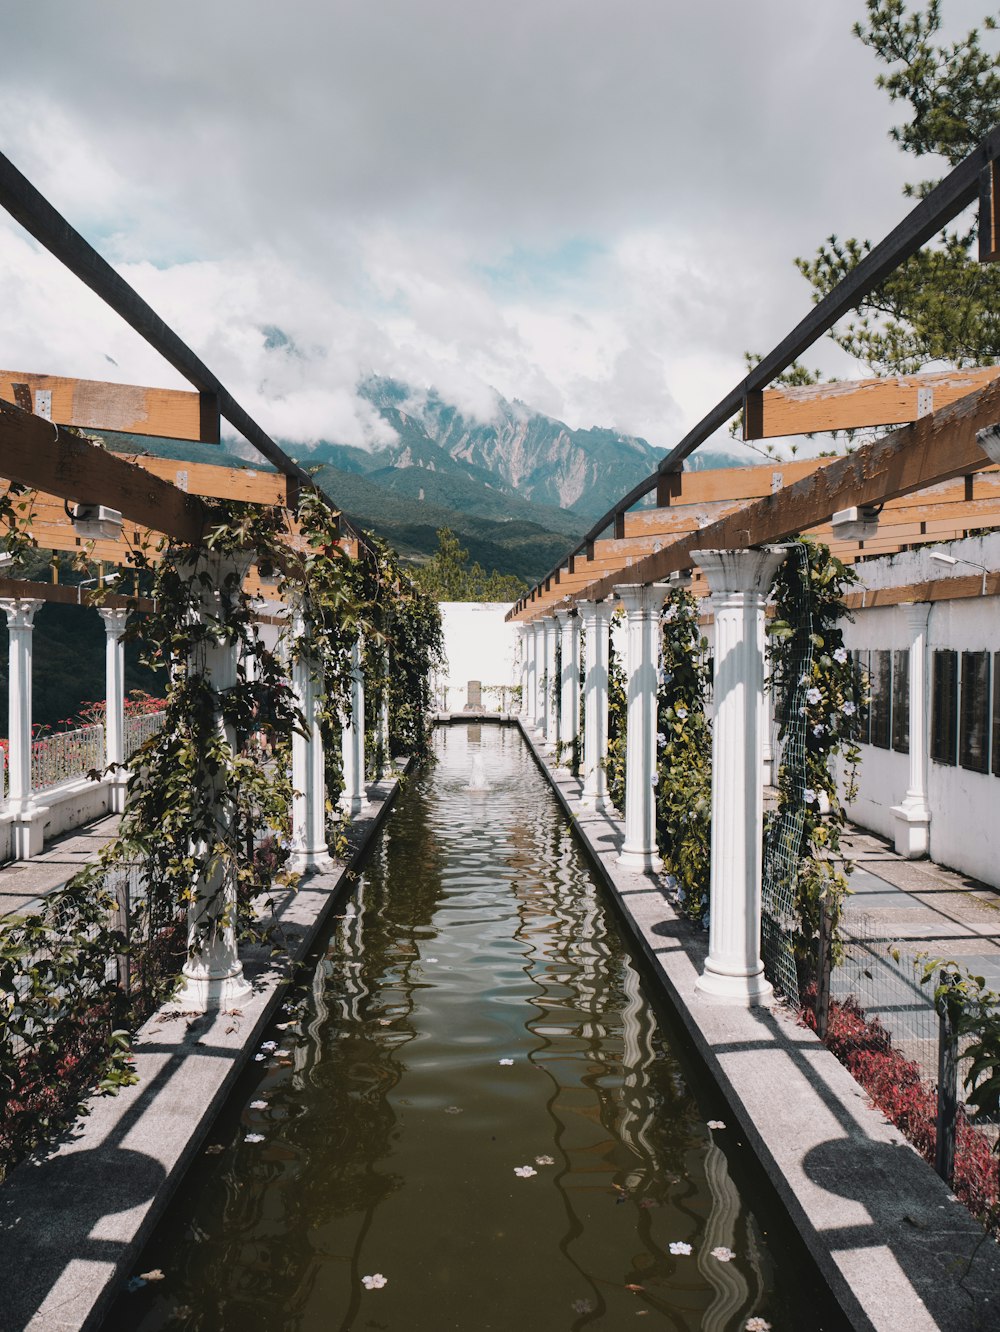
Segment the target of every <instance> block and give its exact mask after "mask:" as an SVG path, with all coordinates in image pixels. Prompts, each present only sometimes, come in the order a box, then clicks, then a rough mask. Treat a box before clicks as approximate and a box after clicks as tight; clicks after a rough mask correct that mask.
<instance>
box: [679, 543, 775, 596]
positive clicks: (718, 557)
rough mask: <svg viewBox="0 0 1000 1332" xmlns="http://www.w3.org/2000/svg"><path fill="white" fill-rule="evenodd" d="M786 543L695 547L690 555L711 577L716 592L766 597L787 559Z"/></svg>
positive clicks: (710, 584) (716, 593)
mask: <svg viewBox="0 0 1000 1332" xmlns="http://www.w3.org/2000/svg"><path fill="white" fill-rule="evenodd" d="M787 554H788V550H787V548H786V547H785V546H762V547H759V548H758V547H751V548H750V549H748V550H693V551H692V552H691V558H692V559H693V560H694V561H695V563H696V564H697V565H698V567H699V568H700V569H701V571H702V573H703V574H704V575H705V577H706V578H707V579H708V586H709V590H710V591H711V593H712V596H713V598H714V597H716V596H723V597H724V596H740V595H743V596H745V595H746V594H747V593H750V594H752V595H756V596H759V597H764V596H766V595H767V593H768V590H769V588H770V586H771V583H772V581H773V580H774V575H775V574H776V573H777V571H778V566H779V565H780V564H781V562H782V560H784V559H785V557H786V555H787Z"/></svg>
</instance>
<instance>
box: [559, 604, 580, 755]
mask: <svg viewBox="0 0 1000 1332" xmlns="http://www.w3.org/2000/svg"><path fill="white" fill-rule="evenodd" d="M556 620H557V622H558V625H559V643H560V646H561V648H562V668H561V679H560V681H559V743H560V745H561V746H562V765H563V767H566V768H569V767H572V764H573V750H574V748H575V745H576V741H577V738H578V736H579V734H580V617H579V616H578V615H577V613H576V611H575V609H574V610H557V611H556Z"/></svg>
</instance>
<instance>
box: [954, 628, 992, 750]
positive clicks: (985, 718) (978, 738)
mask: <svg viewBox="0 0 1000 1332" xmlns="http://www.w3.org/2000/svg"><path fill="white" fill-rule="evenodd" d="M989 706H990V654H989V653H988V652H963V653H962V725H961V729H960V731H959V735H960V746H959V758H958V761H959V763H961V765H962V767H963V768H969V769H971V771H972V772H989V748H988V746H989V715H990V713H989Z"/></svg>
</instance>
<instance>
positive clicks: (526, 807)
mask: <svg viewBox="0 0 1000 1332" xmlns="http://www.w3.org/2000/svg"><path fill="white" fill-rule="evenodd" d="M435 756H436V762H435V763H433V764H431V765H428V766H427V767H426V768H425V769H424V770H423V771H421V772H419V773H417V774H415V775H414V776H413V777H412V778H411V779H409V780H408V782H407V784H406V787H405V789H404V791H403V792H402V795H401V797H400V799H399V801H398V804H397V807H396V809H395V811H394V813H393V814H392V815H390V817H389V818H388V819H387V821H386V824H385V827H384V829H383V831H382V833H381V834H380V836H379V837H378V838H377V839H376V841H375V844H374V846H373V849H372V852H371V854H370V856H369V858H368V860H367V862H366V863H365V866H364V869H363V872H362V873H360V874H359V876H358V880H357V883H356V885H355V887H354V892H353V894H352V896H351V897H350V898H348V899H347V900H345V902H344V903H343V904H342V905H339V906H338V908H337V911H338V916H337V918H336V920H335V921H334V922H333V926H332V930H331V933H330V935H329V937H328V939H327V940H326V942H325V944H324V946H323V947H322V948H321V949H319V950H318V951H317V953H316V954H315V956H314V959H313V961H312V963H311V964H310V967H309V969H308V971H307V972H306V978H305V981H304V982H303V983H302V984H301V985H300V987H299V988H298V989H297V990H296V991H295V992H293V994H292V995H291V996H290V1001H289V1004H288V1005H287V1006H286V1009H285V1011H284V1012H283V1013H282V1014H281V1016H280V1019H279V1022H278V1024H277V1025H276V1027H275V1028H274V1029H273V1030H272V1031H270V1032H269V1033H268V1041H269V1042H273V1044H269V1045H267V1046H265V1048H264V1049H263V1050H262V1052H261V1053H262V1055H263V1058H258V1059H257V1060H256V1061H255V1062H254V1063H253V1064H252V1065H251V1071H250V1073H249V1074H247V1075H246V1076H244V1078H243V1079H242V1081H241V1083H240V1085H239V1087H238V1089H237V1091H236V1094H235V1096H234V1097H233V1099H232V1101H231V1103H230V1105H229V1106H228V1107H227V1109H226V1110H225V1111H224V1112H223V1114H222V1116H221V1117H220V1120H219V1122H218V1123H217V1125H216V1127H215V1130H214V1132H213V1133H212V1134H211V1136H210V1138H209V1140H208V1144H207V1150H206V1151H203V1153H202V1154H201V1156H200V1157H199V1159H198V1162H197V1164H196V1165H195V1167H194V1168H193V1169H192V1171H191V1173H190V1175H189V1176H188V1178H187V1180H186V1181H185V1183H184V1185H183V1186H182V1189H181V1192H180V1194H179V1195H178V1197H177V1199H176V1200H175V1202H174V1203H173V1204H172V1206H171V1209H170V1211H169V1212H168V1214H167V1215H166V1217H165V1218H164V1220H163V1222H162V1223H161V1225H160V1226H159V1229H158V1231H157V1232H156V1234H155V1235H154V1237H153V1239H152V1241H151V1243H150V1245H149V1246H148V1249H147V1251H146V1252H145V1254H144V1255H143V1257H142V1259H141V1261H140V1263H139V1264H137V1266H136V1269H135V1271H136V1274H137V1276H138V1275H139V1274H142V1273H151V1277H152V1279H149V1280H148V1281H147V1282H146V1283H145V1284H141V1285H140V1284H139V1282H137V1281H134V1282H133V1286H135V1287H136V1289H134V1290H133V1291H131V1292H129V1293H126V1294H124V1295H122V1296H121V1297H120V1299H119V1300H118V1302H117V1304H116V1305H115V1307H114V1309H113V1311H112V1313H111V1315H110V1316H109V1318H108V1320H107V1321H106V1323H105V1327H106V1328H112V1329H126V1328H127V1329H129V1330H130V1332H131V1330H132V1329H150V1330H151V1329H157V1328H170V1329H175V1328H183V1329H190V1330H191V1332H195V1330H197V1332H224V1330H226V1329H234V1330H235V1329H239V1332H255V1330H257V1329H259V1330H260V1332H265V1330H266V1332H278V1330H279V1329H280V1330H281V1332H285V1330H286V1329H295V1330H299V1329H301V1330H302V1332H321V1330H322V1332H346V1330H347V1329H369V1328H371V1329H390V1330H391V1332H446V1330H449V1329H460V1330H461V1332H490V1330H496V1332H552V1330H554V1329H584V1328H588V1329H589V1328H600V1329H602V1330H604V1332H617V1329H623V1328H631V1327H636V1328H637V1329H639V1332H642V1329H649V1330H650V1332H651V1330H652V1329H654V1328H667V1329H678V1330H679V1329H705V1330H706V1332H735V1330H736V1329H743V1328H745V1327H746V1325H747V1322H748V1320H750V1327H751V1328H753V1327H754V1326H755V1324H754V1322H753V1320H754V1319H759V1320H762V1323H765V1324H769V1325H770V1326H772V1327H773V1328H774V1329H775V1332H779V1330H780V1332H793V1330H794V1332H802V1329H810V1328H821V1327H830V1328H833V1327H836V1326H838V1325H839V1324H838V1323H837V1322H835V1321H834V1319H833V1316H832V1315H831V1316H830V1318H829V1321H827V1318H826V1316H824V1315H823V1314H822V1312H821V1311H822V1309H823V1308H824V1306H826V1305H827V1297H826V1296H825V1295H824V1294H823V1292H822V1289H821V1288H820V1287H819V1286H818V1283H816V1285H815V1288H813V1278H812V1276H811V1273H810V1271H809V1268H808V1265H807V1264H805V1263H803V1261H802V1259H801V1255H800V1253H799V1250H798V1248H797V1245H796V1243H795V1239H794V1237H793V1236H791V1235H789V1234H787V1233H786V1231H784V1230H783V1229H782V1223H781V1222H780V1221H775V1220H774V1219H773V1218H771V1217H770V1216H769V1215H768V1214H767V1213H766V1211H765V1210H762V1209H765V1208H766V1199H765V1198H763V1197H761V1196H759V1195H760V1193H761V1192H762V1191H761V1189H760V1186H759V1183H756V1182H755V1181H756V1175H755V1174H754V1171H753V1168H752V1167H751V1166H750V1165H747V1166H746V1168H745V1169H744V1165H743V1158H744V1157H745V1156H746V1154H747V1149H746V1148H745V1147H744V1146H743V1144H742V1143H741V1142H740V1140H739V1135H738V1133H737V1132H736V1131H735V1130H734V1129H729V1128H726V1127H709V1122H708V1121H710V1120H712V1121H713V1122H721V1121H724V1118H725V1111H724V1109H722V1106H721V1103H720V1102H719V1101H718V1100H716V1099H714V1094H713V1092H712V1091H711V1089H710V1088H706V1087H703V1086H701V1085H700V1080H699V1075H698V1074H697V1073H696V1072H694V1073H693V1072H692V1071H691V1069H690V1068H688V1067H687V1065H686V1063H682V1061H681V1059H680V1058H679V1056H678V1053H677V1047H678V1042H677V1038H676V1035H675V1034H674V1033H673V1032H671V1031H670V1030H669V1029H668V1028H667V1027H666V1026H665V1024H664V1017H663V1015H662V1014H659V1015H658V1012H657V1007H656V1006H655V1005H654V1002H653V1001H652V1000H651V998H650V995H649V993H648V989H647V985H646V983H645V981H644V979H643V976H642V974H641V973H640V971H639V970H638V969H637V967H636V964H635V963H634V961H633V960H632V959H631V958H630V956H629V953H628V951H627V949H626V947H625V944H624V942H623V939H622V936H621V934H620V931H619V927H618V924H617V921H616V919H615V916H614V914H613V912H612V911H611V909H610V908H609V907H608V906H607V905H606V904H605V903H604V902H603V901H602V898H601V895H600V893H599V891H598V889H597V887H596V885H595V883H594V881H593V879H592V878H591V874H590V872H589V869H588V867H587V864H586V862H585V861H584V859H583V857H582V855H581V854H580V852H579V850H578V849H577V846H576V845H575V843H574V841H573V837H572V835H571V833H570V831H569V829H568V827H567V823H566V818H565V816H564V815H563V814H562V812H561V810H560V809H559V807H558V805H557V803H556V802H555V800H554V798H553V797H552V795H551V793H550V792H549V791H548V789H547V787H546V785H545V783H544V781H543V779H542V777H541V775H540V774H539V773H538V771H537V769H536V768H535V767H534V764H533V761H532V759H531V757H530V755H529V753H528V751H527V749H526V747H525V746H524V744H523V742H522V741H521V739H520V736H519V735H518V734H517V732H516V731H514V730H513V729H508V728H501V727H483V728H482V729H481V730H480V728H478V727H452V728H440V729H439V730H438V732H437V735H436V739H435ZM477 759H481V764H480V763H479V762H475V760H477ZM474 767H475V770H476V772H477V774H478V773H480V772H481V773H483V774H485V777H486V781H487V782H488V783H489V787H490V789H489V790H488V791H485V792H484V791H474V790H470V789H468V788H469V786H470V777H471V774H472V772H473V768H474ZM479 784H480V783H479V782H476V783H473V785H479ZM696 1083H699V1085H696ZM734 1175H735V1176H737V1177H739V1179H740V1188H739V1189H738V1188H737V1184H736V1183H735V1182H734ZM744 1176H745V1177H744ZM741 1191H742V1193H741ZM713 1250H714V1251H715V1252H714V1253H713ZM161 1274H162V1276H161ZM760 1325H761V1324H757V1326H760Z"/></svg>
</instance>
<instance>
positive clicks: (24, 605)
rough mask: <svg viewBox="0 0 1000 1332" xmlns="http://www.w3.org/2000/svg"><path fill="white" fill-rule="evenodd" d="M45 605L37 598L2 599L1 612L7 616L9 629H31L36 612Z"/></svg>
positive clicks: (0, 600)
mask: <svg viewBox="0 0 1000 1332" xmlns="http://www.w3.org/2000/svg"><path fill="white" fill-rule="evenodd" d="M44 605H45V602H44V601H41V600H40V599H38V598H35V597H0V610H2V611H3V612H4V614H5V615H6V616H7V628H8V629H30V628H31V627H32V622H33V621H34V618H35V612H36V611H37V610H38V609H39V608H40V607H42V606H44Z"/></svg>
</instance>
